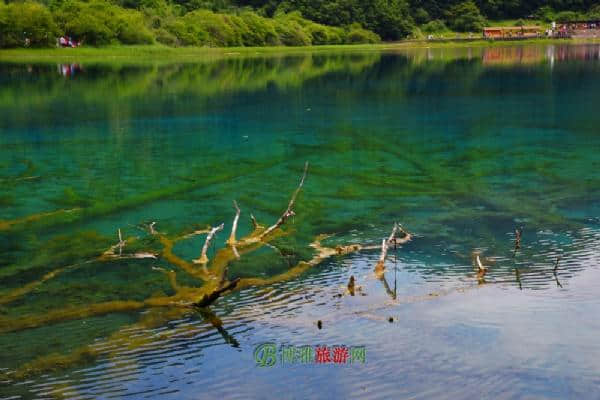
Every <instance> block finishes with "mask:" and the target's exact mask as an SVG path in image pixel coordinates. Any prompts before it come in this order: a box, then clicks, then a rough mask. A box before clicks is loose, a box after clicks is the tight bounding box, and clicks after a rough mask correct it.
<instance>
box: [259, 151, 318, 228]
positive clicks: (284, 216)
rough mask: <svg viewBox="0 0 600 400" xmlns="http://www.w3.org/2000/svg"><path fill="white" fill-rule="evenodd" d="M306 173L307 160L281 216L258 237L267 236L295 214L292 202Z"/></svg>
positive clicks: (300, 187)
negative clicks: (298, 182) (298, 181)
mask: <svg viewBox="0 0 600 400" xmlns="http://www.w3.org/2000/svg"><path fill="white" fill-rule="evenodd" d="M307 173H308V161H307V162H306V163H304V174H303V175H302V179H301V180H300V184H299V185H298V188H296V191H294V194H293V195H292V198H291V199H290V202H289V204H288V207H287V209H286V210H285V211H284V212H283V214H282V215H281V217H279V219H278V220H277V222H276V223H275V224H274V225H271V226H270V227H268V228H267V229H266V230H265V231H264V232H263V233H262V234H261V235H260V239H262V238H264V237H265V236H268V235H269V234H270V233H271V232H273V231H274V230H275V229H277V228H279V227H280V226H281V225H283V224H285V222H286V221H287V220H288V218H289V217H293V216H294V215H296V213H295V212H294V210H293V207H294V203H295V202H296V197H298V193H300V190H301V189H302V186H303V185H304V180H305V179H306V175H307Z"/></svg>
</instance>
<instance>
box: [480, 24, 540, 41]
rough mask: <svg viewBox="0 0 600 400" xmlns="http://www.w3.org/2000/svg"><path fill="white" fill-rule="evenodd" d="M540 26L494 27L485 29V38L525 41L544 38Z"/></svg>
mask: <svg viewBox="0 0 600 400" xmlns="http://www.w3.org/2000/svg"><path fill="white" fill-rule="evenodd" d="M542 32H543V31H542V28H541V27H539V26H493V27H487V28H483V37H484V38H486V39H524V38H536V37H541V36H542Z"/></svg>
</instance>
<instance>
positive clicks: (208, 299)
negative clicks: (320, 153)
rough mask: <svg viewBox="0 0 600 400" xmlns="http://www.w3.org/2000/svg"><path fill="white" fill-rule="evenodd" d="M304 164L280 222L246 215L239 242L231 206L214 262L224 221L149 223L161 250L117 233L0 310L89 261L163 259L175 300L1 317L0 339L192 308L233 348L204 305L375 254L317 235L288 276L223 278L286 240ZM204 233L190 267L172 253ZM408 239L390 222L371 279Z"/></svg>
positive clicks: (30, 367)
mask: <svg viewBox="0 0 600 400" xmlns="http://www.w3.org/2000/svg"><path fill="white" fill-rule="evenodd" d="M308 166H309V165H308V162H307V163H306V164H305V166H304V171H303V174H302V177H301V179H300V182H299V184H298V186H297V188H296V189H295V191H294V192H293V193H292V196H291V198H290V201H289V202H288V205H287V208H286V209H285V210H284V211H283V213H282V214H281V216H280V217H279V218H278V220H277V221H276V222H275V223H274V224H272V225H270V226H268V227H265V226H263V225H261V224H259V223H258V222H257V221H256V219H255V218H254V216H253V215H251V216H250V219H251V222H252V226H253V230H252V231H251V233H250V234H248V235H247V236H244V237H242V238H239V239H237V238H236V235H237V229H238V224H239V220H240V216H241V209H240V208H239V206H238V204H237V202H235V201H234V202H233V205H234V209H235V216H234V219H233V223H232V227H231V233H230V235H229V239H228V240H227V242H226V246H225V247H223V248H221V249H219V250H218V251H217V252H216V253H215V254H214V256H213V258H212V259H209V257H208V255H207V253H208V248H209V246H210V244H211V242H212V241H213V240H214V238H215V235H216V234H217V233H218V232H220V231H222V230H223V229H224V227H225V224H224V223H222V224H220V225H218V226H216V227H210V228H208V229H202V230H196V231H193V232H192V233H189V234H183V235H179V236H176V237H169V236H168V235H166V234H165V233H162V232H160V231H157V230H156V229H155V225H156V222H152V223H151V224H149V225H148V227H147V229H146V231H147V233H148V234H149V235H150V236H151V237H153V238H155V239H157V242H158V243H160V245H161V246H162V249H161V250H160V251H158V252H157V251H156V250H155V249H142V250H135V251H127V248H128V246H130V245H131V244H132V243H135V242H136V240H137V238H128V239H123V237H122V235H121V231H120V230H118V243H117V244H115V245H113V246H111V247H110V248H109V249H108V250H106V251H105V252H103V253H102V254H101V255H100V256H99V257H97V258H94V259H93V260H88V261H85V262H82V263H79V264H75V265H72V266H68V267H63V268H59V269H56V270H54V271H51V272H50V273H48V274H46V275H45V276H44V277H43V278H42V279H40V280H38V281H34V282H31V283H29V284H27V285H25V286H23V287H21V288H18V289H15V290H12V291H10V292H9V293H7V294H5V295H3V296H2V297H0V304H8V303H10V302H13V301H15V300H16V299H18V298H21V297H23V296H25V295H26V294H27V293H29V292H31V291H32V290H33V289H35V288H36V287H38V286H39V285H41V284H43V283H45V282H46V281H48V280H50V279H53V278H54V277H56V276H57V275H59V274H61V273H64V272H65V271H68V270H71V269H74V268H79V267H84V266H85V265H88V264H89V263H92V262H114V261H117V260H123V259H134V260H135V259H137V260H155V259H159V258H160V259H162V260H164V261H166V262H167V263H168V264H169V265H171V266H172V267H173V269H165V268H161V267H152V268H153V270H155V271H158V272H161V273H163V274H165V276H166V277H167V280H168V282H169V285H170V287H171V288H172V290H173V292H174V293H173V294H172V295H169V296H167V295H157V296H151V297H149V298H147V299H145V300H143V301H136V300H118V301H107V302H104V303H96V304H91V305H86V306H79V307H65V308H61V309H57V310H52V311H49V312H46V313H44V314H40V315H27V316H20V317H16V318H14V317H13V318H9V317H0V333H3V332H13V331H19V330H23V329H29V328H36V327H40V326H45V325H49V324H53V323H58V322H61V321H66V320H74V319H82V318H88V317H92V316H98V315H103V314H109V313H114V312H127V311H135V310H141V309H145V308H149V309H154V310H156V311H154V312H151V313H150V314H146V315H145V316H144V317H143V318H142V319H141V320H140V322H138V323H137V324H135V325H134V326H136V327H139V328H140V329H142V328H147V327H150V326H156V325H157V324H160V323H164V322H167V321H168V320H172V319H173V318H178V317H181V316H183V315H185V314H186V313H189V312H190V310H193V309H197V310H198V311H199V312H200V315H201V316H202V317H203V318H204V319H205V320H206V321H207V322H208V323H210V324H211V325H212V326H213V327H215V328H216V329H217V330H218V331H219V332H220V333H221V334H222V335H223V336H224V337H227V338H228V339H227V340H228V342H232V343H236V342H235V339H232V338H231V337H230V335H228V334H227V332H226V331H225V330H224V329H223V327H222V323H221V322H220V320H219V319H218V317H216V315H214V313H212V311H210V310H209V309H208V307H210V306H211V305H212V304H214V302H216V301H217V300H218V299H219V298H220V297H221V296H223V295H225V294H227V293H231V292H233V291H239V290H241V289H244V288H247V287H252V286H265V285H271V284H274V283H277V282H282V281H287V280H290V279H293V278H296V277H298V276H300V275H301V274H303V273H304V272H305V271H307V270H309V269H310V268H312V267H315V266H317V265H319V264H321V263H323V262H324V261H325V260H327V259H330V258H332V257H338V256H345V255H349V254H352V253H356V252H360V251H364V250H376V249H377V248H378V246H372V245H361V244H350V245H338V246H336V247H327V246H324V245H323V243H322V242H323V240H325V239H327V238H328V237H330V236H331V235H327V234H321V235H318V236H317V237H316V238H315V239H314V241H313V242H312V243H310V245H309V247H310V248H311V249H312V250H313V255H312V257H311V258H310V259H309V260H306V261H300V262H298V263H297V264H295V265H292V266H290V268H289V269H288V270H286V271H285V272H282V273H280V274H277V275H274V276H271V277H266V278H263V277H249V278H237V279H233V280H230V278H229V276H228V267H229V265H230V264H231V263H232V262H234V261H236V260H238V259H240V258H242V257H244V256H245V255H247V254H249V253H252V252H254V251H256V250H258V249H260V248H262V247H263V246H270V242H272V241H273V240H274V239H276V238H278V237H282V236H285V235H288V234H289V232H287V231H285V230H283V229H282V228H283V227H284V226H285V224H286V222H287V221H288V220H289V219H290V218H291V217H293V216H295V215H296V212H295V211H294V207H295V204H296V201H297V199H298V196H299V194H300V192H301V190H302V188H303V186H304V183H305V181H306V178H307V175H308ZM398 232H401V233H403V237H401V238H398V237H396V235H397V233H398ZM204 234H206V239H205V241H204V245H203V247H202V250H201V252H200V257H199V258H198V259H195V260H193V261H187V260H185V259H183V258H181V257H179V256H178V255H176V254H175V253H174V251H173V248H174V246H175V244H176V243H177V242H179V241H181V240H186V239H189V238H190V237H193V236H197V235H204ZM411 238H412V236H411V235H410V234H409V233H407V232H405V231H404V230H403V229H402V228H401V227H400V226H399V225H398V224H394V227H393V231H392V234H391V235H390V237H389V238H388V239H384V241H383V244H382V254H381V257H380V259H379V262H378V263H377V265H376V267H375V273H376V275H377V276H379V277H382V276H383V271H384V264H385V259H386V255H387V251H388V248H389V247H390V246H396V245H399V244H402V243H406V242H408V241H409V240H411ZM177 269H179V270H181V271H183V272H185V273H187V274H188V275H190V276H191V277H193V278H195V279H196V280H197V281H201V282H202V284H201V285H199V286H197V287H195V286H183V285H180V284H179V283H178V281H177V272H176V270H177ZM161 310H168V311H161ZM121 332H122V331H119V332H116V333H115V334H113V335H111V337H109V338H108V339H107V341H109V342H115V341H118V342H119V343H128V342H127V340H128V339H127V336H126V334H125V333H121ZM147 342H152V339H151V338H147V339H146V340H143V339H140V338H136V341H135V344H133V343H129V344H127V345H126V347H127V346H141V345H146V344H148V343H147ZM101 351H102V350H101V349H100V348H98V347H96V346H94V345H89V346H85V348H83V349H79V350H77V351H75V352H73V353H71V354H70V355H56V354H54V355H49V356H43V357H39V358H38V359H36V360H33V361H31V362H29V363H27V364H25V365H23V366H22V367H21V368H19V369H18V370H17V371H13V373H11V374H10V375H11V376H12V378H24V377H26V376H29V375H32V374H38V373H43V372H45V371H48V370H52V369H54V366H55V362H57V363H59V364H60V365H61V366H65V365H71V364H75V363H77V362H79V361H81V360H82V359H85V360H88V359H90V358H93V357H95V356H96V355H98V354H100V353H101Z"/></svg>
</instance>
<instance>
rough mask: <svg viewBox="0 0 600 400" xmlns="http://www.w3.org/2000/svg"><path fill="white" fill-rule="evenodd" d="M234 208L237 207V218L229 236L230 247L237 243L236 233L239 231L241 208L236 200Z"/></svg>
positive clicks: (234, 219)
mask: <svg viewBox="0 0 600 400" xmlns="http://www.w3.org/2000/svg"><path fill="white" fill-rule="evenodd" d="M233 207H235V217H234V218H233V225H232V226H231V235H229V240H227V244H228V245H230V246H233V245H234V244H235V243H236V240H235V233H236V231H237V226H238V221H239V219H240V213H241V211H240V208H239V207H238V204H237V202H236V201H235V200H234V201H233ZM238 258H239V256H238Z"/></svg>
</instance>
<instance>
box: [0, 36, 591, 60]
mask: <svg viewBox="0 0 600 400" xmlns="http://www.w3.org/2000/svg"><path fill="white" fill-rule="evenodd" d="M597 43H600V39H545V38H544V39H526V40H518V41H517V40H498V41H491V40H483V39H474V40H465V39H460V40H456V39H448V40H435V41H429V40H411V41H408V40H406V41H401V42H386V43H379V44H359V45H322V46H300V47H285V46H275V47H167V46H161V45H149V46H110V47H82V48H75V49H70V48H50V49H48V48H43V49H21V48H19V49H4V50H0V62H17V63H22V62H35V63H44V62H69V61H88V62H98V63H104V62H114V61H119V60H122V61H136V62H137V61H139V62H144V61H162V60H161V59H162V58H164V57H168V60H165V61H167V62H173V61H197V60H210V59H220V58H230V57H240V56H241V57H253V56H260V57H264V56H269V55H294V54H306V53H320V52H328V53H336V52H340V53H348V52H365V51H396V50H411V49H422V48H449V49H454V48H469V47H500V46H502V47H507V46H515V45H536V44H537V45H548V44H597ZM133 59H135V60H133Z"/></svg>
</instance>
